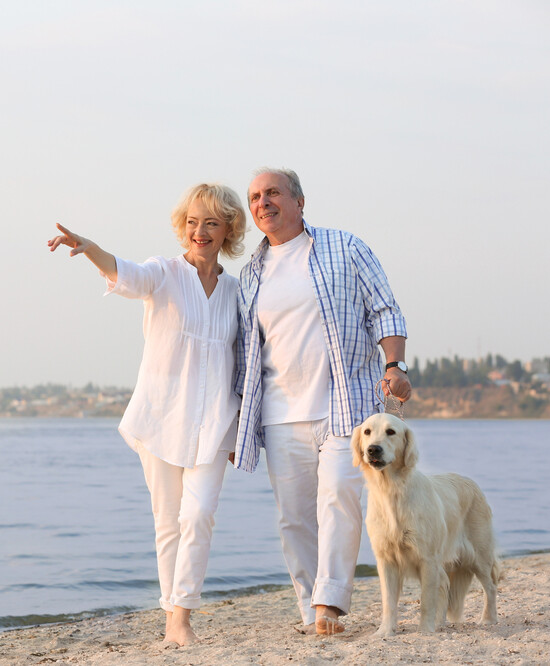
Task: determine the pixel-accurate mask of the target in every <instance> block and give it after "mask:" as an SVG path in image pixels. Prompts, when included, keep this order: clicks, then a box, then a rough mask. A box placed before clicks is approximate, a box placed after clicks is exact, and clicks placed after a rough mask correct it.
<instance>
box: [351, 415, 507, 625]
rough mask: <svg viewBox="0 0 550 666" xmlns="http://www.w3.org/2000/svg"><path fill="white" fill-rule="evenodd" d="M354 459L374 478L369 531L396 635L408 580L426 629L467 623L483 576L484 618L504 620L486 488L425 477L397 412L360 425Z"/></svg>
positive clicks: (448, 477)
mask: <svg viewBox="0 0 550 666" xmlns="http://www.w3.org/2000/svg"><path fill="white" fill-rule="evenodd" d="M351 444H352V450H353V464H354V465H356V466H359V467H360V468H361V469H362V471H363V474H364V475H365V479H366V482H367V486H368V490H369V496H368V503H367V520H366V523H367V532H368V534H369V537H370V540H371V544H372V549H373V551H374V554H375V556H376V564H377V567H378V575H379V576H380V585H381V591H382V623H381V625H380V628H379V629H378V631H377V632H376V634H377V635H380V636H392V635H393V634H394V633H395V630H396V627H397V603H398V600H399V595H400V593H401V589H402V585H403V580H404V578H405V577H413V578H418V579H419V580H420V586H421V598H420V624H419V627H418V630H419V631H422V632H433V631H435V628H436V625H443V624H444V623H445V619H446V616H447V614H448V616H449V619H450V620H451V621H452V622H460V621H461V619H462V612H463V608H464V598H465V596H466V593H467V591H468V588H469V586H470V583H471V581H472V577H473V575H474V574H475V575H476V576H477V578H478V579H479V581H480V583H481V585H482V586H483V589H484V591H485V604H484V608H483V613H482V615H481V623H483V624H495V623H496V621H497V608H496V592H497V582H498V580H499V575H500V564H499V560H498V558H497V556H496V554H495V540H494V535H493V527H492V520H491V515H492V514H491V509H490V507H489V505H488V504H487V501H486V499H485V497H484V495H483V493H482V492H481V490H480V488H479V486H478V485H477V484H476V483H474V481H472V480H471V479H467V478H465V477H463V476H459V475H458V474H438V475H436V476H429V477H428V476H425V475H424V474H422V473H421V472H419V471H418V470H417V469H416V462H417V460H418V450H417V448H416V444H415V441H414V437H413V434H412V432H411V430H410V429H409V428H408V427H407V425H406V424H405V423H404V422H403V421H401V420H400V419H398V418H396V417H395V416H392V415H391V414H374V415H373V416H370V417H369V418H368V419H367V420H366V421H365V422H364V423H362V424H361V425H360V426H358V427H357V428H355V430H354V431H353V436H352V440H351Z"/></svg>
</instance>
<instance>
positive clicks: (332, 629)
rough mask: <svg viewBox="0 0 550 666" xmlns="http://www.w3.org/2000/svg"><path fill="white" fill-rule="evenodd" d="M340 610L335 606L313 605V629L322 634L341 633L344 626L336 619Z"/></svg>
mask: <svg viewBox="0 0 550 666" xmlns="http://www.w3.org/2000/svg"><path fill="white" fill-rule="evenodd" d="M339 616H340V610H339V609H338V608H336V607H335V606H316V607H315V630H316V632H317V633H318V634H320V635H322V636H330V635H332V634H341V633H342V632H343V631H344V630H345V627H344V625H343V624H342V622H340V620H339V619H338V618H339Z"/></svg>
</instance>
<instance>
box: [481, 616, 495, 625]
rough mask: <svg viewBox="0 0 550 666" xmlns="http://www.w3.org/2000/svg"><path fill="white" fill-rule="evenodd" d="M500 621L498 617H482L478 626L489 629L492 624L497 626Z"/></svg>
mask: <svg viewBox="0 0 550 666" xmlns="http://www.w3.org/2000/svg"><path fill="white" fill-rule="evenodd" d="M497 622H498V620H497V618H496V617H482V618H481V620H480V621H479V623H478V624H480V625H481V626H483V627H489V626H491V625H492V624H497Z"/></svg>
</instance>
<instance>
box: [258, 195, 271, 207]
mask: <svg viewBox="0 0 550 666" xmlns="http://www.w3.org/2000/svg"><path fill="white" fill-rule="evenodd" d="M260 206H261V207H262V208H265V207H266V206H269V196H268V195H267V194H262V195H260Z"/></svg>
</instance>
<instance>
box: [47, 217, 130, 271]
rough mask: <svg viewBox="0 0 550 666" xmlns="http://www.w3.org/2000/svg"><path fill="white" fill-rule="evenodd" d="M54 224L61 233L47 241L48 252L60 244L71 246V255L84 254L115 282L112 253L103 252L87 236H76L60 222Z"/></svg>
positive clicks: (114, 265)
mask: <svg viewBox="0 0 550 666" xmlns="http://www.w3.org/2000/svg"><path fill="white" fill-rule="evenodd" d="M56 226H57V228H58V229H59V231H61V234H62V235H60V236H55V237H54V238H52V239H51V240H49V241H48V246H49V248H50V252H53V251H54V250H57V248H58V247H59V246H60V245H67V246H68V247H70V248H72V249H71V251H70V253H69V254H70V255H71V257H76V255H77V254H84V255H85V256H86V257H88V259H89V260H90V261H91V262H92V263H93V264H95V265H96V266H97V267H98V268H99V270H100V271H101V272H102V273H103V274H104V275H105V276H106V277H107V278H109V280H111V282H116V280H117V268H116V259H115V257H114V255H112V254H109V252H105V250H102V249H101V248H100V247H99V245H96V243H94V242H92V241H91V240H89V239H88V238H84V237H83V236H78V235H77V234H75V233H73V232H72V231H69V229H67V228H66V227H64V226H62V225H61V224H57V225H56Z"/></svg>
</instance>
